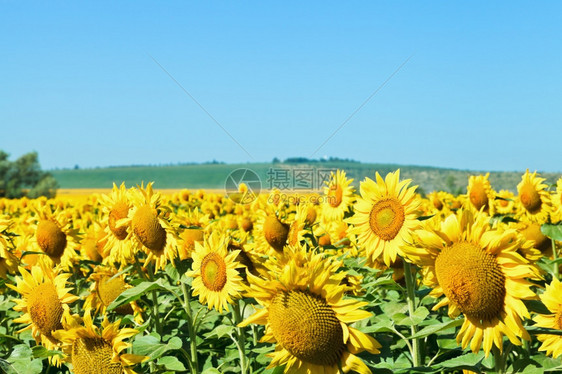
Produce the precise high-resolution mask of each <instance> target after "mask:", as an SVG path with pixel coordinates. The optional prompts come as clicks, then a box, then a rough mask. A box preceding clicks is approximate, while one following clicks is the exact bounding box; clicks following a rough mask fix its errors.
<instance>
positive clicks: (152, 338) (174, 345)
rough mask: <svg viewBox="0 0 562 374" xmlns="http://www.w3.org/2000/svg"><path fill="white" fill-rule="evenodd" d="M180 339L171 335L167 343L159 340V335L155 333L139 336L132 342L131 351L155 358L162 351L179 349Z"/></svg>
mask: <svg viewBox="0 0 562 374" xmlns="http://www.w3.org/2000/svg"><path fill="white" fill-rule="evenodd" d="M181 346H182V342H181V339H180V338H178V337H173V338H172V339H170V341H169V342H168V343H167V344H164V343H161V342H160V336H159V335H158V334H156V333H152V334H151V335H144V336H140V337H138V338H136V339H135V341H134V342H133V352H134V353H135V354H137V355H142V356H148V357H150V360H156V359H157V358H160V357H162V356H163V355H164V353H166V352H169V351H173V350H177V349H180V348H181Z"/></svg>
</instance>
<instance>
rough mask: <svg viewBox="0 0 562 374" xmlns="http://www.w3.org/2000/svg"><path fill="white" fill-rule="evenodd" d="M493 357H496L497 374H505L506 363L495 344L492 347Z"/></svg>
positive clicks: (495, 367)
mask: <svg viewBox="0 0 562 374" xmlns="http://www.w3.org/2000/svg"><path fill="white" fill-rule="evenodd" d="M492 355H494V369H495V371H496V374H503V373H505V367H504V366H505V362H504V357H503V353H502V352H501V351H500V349H499V348H498V347H496V345H495V344H493V345H492Z"/></svg>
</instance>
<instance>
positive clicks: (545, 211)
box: [516, 170, 552, 224]
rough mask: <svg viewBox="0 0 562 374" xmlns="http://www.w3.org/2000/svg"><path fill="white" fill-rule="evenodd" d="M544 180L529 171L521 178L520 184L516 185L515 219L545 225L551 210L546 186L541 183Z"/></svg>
mask: <svg viewBox="0 0 562 374" xmlns="http://www.w3.org/2000/svg"><path fill="white" fill-rule="evenodd" d="M544 181H545V178H541V177H538V176H537V172H536V171H535V172H534V173H533V174H531V173H529V170H527V171H526V172H525V174H523V176H522V177H521V182H520V183H519V184H518V185H517V193H518V194H519V195H518V196H517V200H516V201H517V203H518V212H517V217H519V218H520V219H523V220H528V221H531V222H538V223H541V224H542V223H545V222H546V220H547V219H548V216H549V214H550V212H551V210H552V207H551V204H550V194H549V193H548V191H547V187H548V186H547V185H546V184H545V183H543V182H544Z"/></svg>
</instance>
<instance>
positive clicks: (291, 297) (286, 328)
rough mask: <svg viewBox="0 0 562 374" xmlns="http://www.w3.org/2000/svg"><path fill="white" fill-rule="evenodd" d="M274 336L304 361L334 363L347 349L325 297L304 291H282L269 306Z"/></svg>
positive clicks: (319, 363)
mask: <svg viewBox="0 0 562 374" xmlns="http://www.w3.org/2000/svg"><path fill="white" fill-rule="evenodd" d="M269 323H270V325H271V329H272V331H273V336H274V337H275V339H276V340H277V341H278V342H279V344H281V346H282V347H283V348H285V349H286V350H287V351H289V352H290V353H291V354H292V355H294V356H296V357H297V358H299V359H300V360H302V361H306V362H308V363H311V364H315V365H325V366H332V365H335V364H337V363H338V362H339V360H340V359H341V356H342V353H343V351H344V348H345V344H344V342H343V330H342V327H341V324H340V321H339V320H338V318H337V316H336V313H335V312H334V311H333V310H332V308H331V307H330V306H329V305H328V304H327V303H326V301H325V300H324V299H322V298H321V297H319V296H316V295H313V294H311V293H308V292H304V291H281V292H279V293H278V294H277V295H276V296H275V297H274V298H273V300H272V302H271V305H270V306H269Z"/></svg>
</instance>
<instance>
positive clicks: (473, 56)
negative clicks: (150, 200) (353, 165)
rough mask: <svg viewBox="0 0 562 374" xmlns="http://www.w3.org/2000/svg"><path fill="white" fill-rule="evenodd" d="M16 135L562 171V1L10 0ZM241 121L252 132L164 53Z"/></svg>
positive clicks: (17, 149)
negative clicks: (189, 0)
mask: <svg viewBox="0 0 562 374" xmlns="http://www.w3.org/2000/svg"><path fill="white" fill-rule="evenodd" d="M0 35H2V36H1V39H0V51H1V58H0V128H1V130H2V133H1V136H0V149H4V150H6V151H7V152H9V153H10V154H11V157H12V159H15V158H16V157H18V156H20V155H22V154H24V153H26V152H28V151H32V150H35V151H37V152H39V157H40V161H41V164H42V166H43V168H45V169H50V168H55V167H73V166H74V165H75V164H78V165H80V167H94V166H107V165H128V164H160V163H176V162H204V161H209V160H213V159H216V160H219V161H225V162H251V161H270V160H271V159H272V158H273V157H279V158H281V159H283V158H287V157H293V156H304V157H310V156H311V155H312V153H313V152H314V151H315V150H316V149H317V148H318V147H319V146H320V145H321V144H322V143H323V142H324V141H325V140H326V139H327V138H328V137H329V136H330V135H331V134H332V133H333V132H334V131H335V130H336V129H337V128H338V127H340V125H342V123H343V122H344V121H345V120H346V119H347V118H348V117H349V116H350V115H351V114H352V113H353V112H354V111H355V110H356V109H357V108H358V107H359V106H360V105H361V104H362V103H363V102H364V101H365V99H367V98H368V97H369V96H370V95H371V94H372V93H373V92H374V91H375V90H376V89H377V88H378V87H379V86H380V85H381V84H382V83H383V82H384V81H385V80H386V79H387V78H388V77H389V76H390V75H391V74H392V73H393V72H395V70H396V69H397V68H398V67H399V66H400V65H401V64H402V63H403V62H404V61H405V60H406V59H407V58H408V57H410V56H412V57H411V59H410V60H409V61H408V62H407V63H406V64H405V65H404V66H403V67H402V69H400V71H398V72H397V73H396V74H395V75H394V76H393V77H392V79H390V80H389V81H388V83H387V84H386V85H385V86H384V87H383V88H382V89H381V90H380V91H379V92H378V93H377V94H376V95H375V96H374V97H373V98H372V99H371V100H370V101H369V102H368V103H367V104H365V105H364V106H363V107H362V108H361V110H360V111H358V112H357V113H356V114H355V115H354V116H353V117H352V118H351V119H350V120H349V121H348V122H347V123H346V125H345V126H343V128H341V130H340V131H339V132H338V133H337V134H336V135H335V136H334V137H333V138H332V139H330V140H329V141H328V142H327V143H326V144H325V145H324V147H323V148H321V149H320V150H319V151H318V152H317V154H316V155H315V156H314V157H322V156H325V155H327V156H334V157H342V158H352V159H356V160H360V161H363V162H384V163H399V164H416V165H431V166H441V167H454V168H463V169H472V170H524V169H526V168H529V169H531V170H535V169H536V170H539V171H562V126H561V125H562V3H561V2H518V1H509V2H507V1H506V2H503V3H501V4H500V3H498V2H488V1H481V2H470V3H460V2H450V1H442V2H438V1H432V2H421V1H411V2H397V1H385V2H354V1H351V2H343V1H333V2H326V1H321V2H300V1H299V2H287V1H283V2H281V1H277V2H270V1H266V2H263V1H259V2H258V1H252V2H248V1H241V2H234V1H229V2H214V1H213V2H202V1H200V2H183V1H182V2H179V1H178V2H144V1H123V2H113V1H112V2H109V1H107V2H106V1H96V2H82V1H80V2H70V1H54V2H28V1H0ZM150 56H152V57H154V59H156V60H157V61H158V62H159V63H160V64H161V65H162V66H163V67H164V68H165V69H166V70H167V71H168V72H169V73H170V74H171V75H172V76H173V77H174V78H175V79H176V80H177V81H178V82H179V83H180V84H181V85H183V87H184V88H185V89H186V90H187V91H188V92H189V93H190V94H191V95H192V96H193V97H194V98H195V99H196V100H197V101H198V102H199V103H200V104H201V105H202V106H203V107H204V108H205V109H206V110H207V111H208V112H209V113H210V114H211V115H212V116H213V117H214V118H215V119H216V120H217V121H218V122H219V123H220V124H221V125H222V126H223V127H224V129H226V130H227V131H228V132H229V133H230V134H231V135H232V136H233V137H234V138H235V139H236V140H237V141H238V142H239V143H240V145H241V146H242V147H243V148H244V149H245V150H246V151H247V152H248V153H249V154H250V155H251V157H250V156H248V154H246V152H245V151H244V150H243V149H241V148H240V147H239V146H238V145H237V144H236V143H235V142H234V141H233V140H232V139H231V138H230V137H229V136H228V135H227V134H226V133H225V132H224V131H223V130H222V129H221V128H220V127H219V126H218V125H217V124H216V123H215V122H214V121H213V120H212V119H211V118H209V116H208V115H207V114H206V113H205V112H204V111H203V110H202V109H201V108H200V107H199V106H198V105H197V104H196V103H195V102H194V101H193V100H192V99H191V98H190V97H189V96H188V95H186V94H185V93H184V92H183V91H182V90H181V89H180V88H179V87H178V85H177V84H176V83H175V82H174V81H173V80H172V79H171V78H170V77H169V76H168V75H166V73H164V72H163V71H162V69H161V68H160V67H159V66H158V65H157V64H156V63H155V62H154V61H153V60H152V59H151V57H150Z"/></svg>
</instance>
